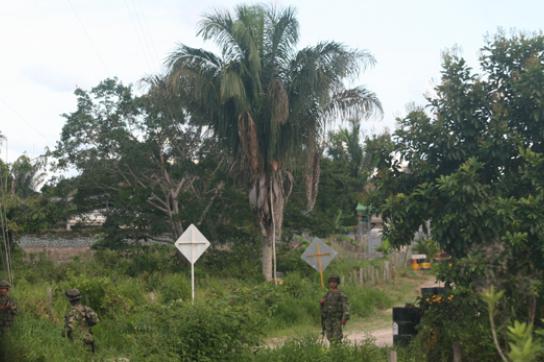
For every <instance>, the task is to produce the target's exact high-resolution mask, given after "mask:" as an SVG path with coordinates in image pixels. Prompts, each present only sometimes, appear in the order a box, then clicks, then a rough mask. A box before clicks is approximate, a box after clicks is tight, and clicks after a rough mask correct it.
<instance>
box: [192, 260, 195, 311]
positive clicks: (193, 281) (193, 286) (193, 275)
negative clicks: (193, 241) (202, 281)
mask: <svg viewBox="0 0 544 362" xmlns="http://www.w3.org/2000/svg"><path fill="white" fill-rule="evenodd" d="M191 295H192V297H193V301H192V303H193V304H195V264H194V263H191Z"/></svg>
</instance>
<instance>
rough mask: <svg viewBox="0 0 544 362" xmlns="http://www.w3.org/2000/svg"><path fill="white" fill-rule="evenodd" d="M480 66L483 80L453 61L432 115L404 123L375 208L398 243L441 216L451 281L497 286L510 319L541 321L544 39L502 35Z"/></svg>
mask: <svg viewBox="0 0 544 362" xmlns="http://www.w3.org/2000/svg"><path fill="white" fill-rule="evenodd" d="M480 65H481V69H482V72H481V73H480V74H477V73H475V72H474V71H473V70H472V69H471V68H470V67H468V66H467V64H466V62H465V61H464V60H463V59H462V58H461V57H459V56H456V55H453V54H448V55H446V56H445V57H444V64H443V71H442V81H441V83H440V85H438V87H437V88H436V95H435V96H434V97H432V98H430V99H429V105H428V109H415V110H413V111H412V112H410V113H409V114H408V115H407V116H406V117H405V118H403V119H400V120H399V123H400V128H399V129H398V131H397V132H396V133H395V135H394V141H395V142H394V147H393V148H389V149H387V152H383V153H382V156H384V157H383V158H382V166H381V168H380V170H379V172H378V173H377V175H376V177H375V179H374V182H375V183H376V185H377V186H378V188H377V191H376V194H375V204H380V205H381V206H382V207H381V211H382V212H383V215H384V217H385V219H386V234H387V237H388V238H389V240H390V241H391V242H392V243H394V244H395V245H404V244H409V243H410V242H411V241H412V239H413V235H414V233H415V232H416V231H417V229H418V228H419V226H420V225H422V224H424V222H425V221H426V220H431V223H432V236H433V239H434V240H436V241H437V242H438V243H439V244H440V246H441V247H442V248H443V249H445V250H446V251H447V252H448V253H450V254H451V255H453V256H455V257H457V258H458V260H457V263H456V267H455V268H452V269H449V270H448V271H447V272H445V273H444V274H443V275H442V276H443V277H445V278H447V279H449V280H450V281H454V282H455V283H456V285H458V286H459V287H468V288H476V289H478V288H481V287H483V286H486V285H489V284H494V285H495V286H496V287H497V288H498V289H502V290H505V291H506V294H507V295H508V296H509V300H508V303H507V304H506V305H507V306H508V307H505V308H504V310H503V311H501V312H503V313H501V315H502V316H508V315H509V314H510V313H513V314H514V315H513V317H516V319H525V320H528V321H529V322H530V323H533V322H534V320H535V315H536V312H537V310H538V308H537V298H538V296H539V295H542V291H543V289H542V287H543V285H542V283H541V280H542V278H543V277H544V275H543V272H544V268H543V265H544V243H543V240H544V208H543V207H542V205H544V204H543V201H544V192H543V191H544V188H543V186H544V184H543V182H542V177H541V175H542V171H543V170H544V168H543V167H544V127H542V124H543V122H544V93H543V92H542V89H544V36H542V35H534V36H525V35H516V36H512V37H507V36H504V35H498V36H496V37H495V38H494V39H492V40H491V41H489V42H488V43H487V44H486V45H485V47H484V48H483V49H482V55H481V60H480ZM463 257H465V258H463ZM461 258H463V259H461Z"/></svg>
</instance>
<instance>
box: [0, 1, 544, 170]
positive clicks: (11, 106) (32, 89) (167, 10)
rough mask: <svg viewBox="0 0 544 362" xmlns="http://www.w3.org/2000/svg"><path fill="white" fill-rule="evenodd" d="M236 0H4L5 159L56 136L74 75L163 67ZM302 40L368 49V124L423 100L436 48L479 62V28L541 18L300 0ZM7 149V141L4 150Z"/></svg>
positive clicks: (457, 5)
mask: <svg viewBox="0 0 544 362" xmlns="http://www.w3.org/2000/svg"><path fill="white" fill-rule="evenodd" d="M240 3H241V2H240V1H231V0H222V1H220V0H200V1H197V0H191V1H189V0H93V1H90V0H87V1H85V0H34V1H32V0H0V5H1V6H0V44H1V52H0V132H1V133H2V134H4V136H6V137H7V139H8V154H9V160H10V161H12V160H13V159H15V158H16V157H17V156H19V155H20V154H22V153H23V152H26V153H27V154H28V155H29V156H32V157H34V156H37V155H39V154H41V153H43V152H44V149H45V147H46V146H47V147H50V148H52V147H53V146H54V144H55V142H56V140H57V139H58V138H59V135H60V131H61V129H62V126H63V122H64V120H63V118H62V117H61V116H60V115H61V114H62V113H66V112H71V111H73V110H74V108H75V97H74V95H73V91H74V89H75V87H76V86H79V87H83V88H90V87H92V86H94V85H96V84H97V83H98V82H99V81H100V80H102V79H104V78H107V77H112V76H117V77H118V78H120V79H121V80H122V81H123V82H126V83H135V82H137V81H138V80H139V79H141V78H142V77H144V76H146V75H149V74H153V73H157V72H160V71H161V70H162V64H163V60H164V58H165V57H166V56H167V55H168V53H169V52H170V51H172V50H173V49H174V48H175V46H176V44H177V43H185V44H188V45H190V46H195V47H207V46H209V44H208V45H207V44H204V43H203V42H202V41H201V40H200V39H198V38H196V36H195V29H196V26H197V23H198V21H199V19H200V17H201V15H202V14H204V13H206V12H209V11H212V10H213V9H217V8H232V7H233V6H234V5H236V4H240ZM273 3H276V4H278V5H293V6H295V7H296V8H297V12H298V18H299V22H300V47H302V46H306V45H311V44H315V43H316V42H319V41H322V40H336V41H340V42H343V43H345V44H347V45H349V46H351V47H355V48H361V49H367V50H369V51H370V52H371V53H372V54H374V56H375V57H376V59H377V61H378V63H377V64H376V66H375V67H374V68H372V69H369V70H367V71H366V72H365V73H363V74H362V75H361V77H360V80H359V82H358V83H360V84H364V85H365V86H367V87H368V88H370V89H371V90H373V91H375V92H376V93H377V94H378V96H379V98H380V99H381V101H382V103H383V106H384V110H385V116H384V119H383V120H382V121H379V122H377V121H374V122H370V123H369V124H368V125H367V126H366V129H365V130H366V132H372V131H374V132H377V131H380V130H382V129H383V128H385V127H387V128H389V129H392V128H393V127H394V125H395V117H397V116H400V115H402V114H404V113H405V111H406V106H407V105H408V104H410V103H416V104H424V98H423V95H424V94H426V93H429V92H431V91H432V88H433V85H434V84H436V83H437V82H438V80H439V77H440V55H441V52H442V51H444V50H447V49H450V48H452V47H457V48H459V49H461V52H462V54H463V55H464V56H465V57H466V58H467V60H468V61H469V62H470V64H471V65H473V66H475V67H476V66H477V65H478V64H477V59H478V52H479V48H480V47H481V46H482V45H483V43H484V38H485V36H486V34H494V33H496V32H497V29H499V28H503V29H505V30H507V31H510V30H512V29H516V30H519V31H525V32H534V31H539V30H541V29H542V26H543V23H542V14H543V13H544V1H540V0H532V1H531V0H518V1H516V2H514V1H511V0H510V1H506V0H472V1H469V0H428V1H427V0H411V1H406V0H397V1H392V0H389V1H388V0H381V1H364V0H359V1H356V0H352V1H348V0H345V1H344V0H335V1H331V0H327V1H325V0H300V1H284V0H277V1H273ZM5 152H6V150H5V149H3V150H2V153H1V155H2V158H4V157H5Z"/></svg>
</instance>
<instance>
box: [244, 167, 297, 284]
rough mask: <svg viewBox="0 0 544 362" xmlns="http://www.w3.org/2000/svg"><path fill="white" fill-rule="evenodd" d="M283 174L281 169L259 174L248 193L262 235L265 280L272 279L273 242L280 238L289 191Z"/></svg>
mask: <svg viewBox="0 0 544 362" xmlns="http://www.w3.org/2000/svg"><path fill="white" fill-rule="evenodd" d="M284 176H285V175H284V173H283V172H282V171H277V172H273V173H272V174H270V175H267V174H261V175H259V176H258V177H257V178H256V179H255V181H254V182H253V185H252V187H251V190H250V193H249V201H250V203H251V206H252V207H253V208H254V209H255V210H256V213H257V215H258V219H259V226H260V227H261V232H262V235H263V244H262V248H261V263H262V273H263V276H264V278H265V280H267V281H272V280H274V265H273V261H274V257H275V256H274V244H275V243H277V241H279V240H280V239H281V232H282V226H283V212H284V208H285V203H286V201H287V198H288V197H289V193H290V191H289V190H287V191H286V189H285V185H284ZM290 182H291V181H290V180H289V183H290ZM289 186H290V185H289ZM289 188H290V187H289Z"/></svg>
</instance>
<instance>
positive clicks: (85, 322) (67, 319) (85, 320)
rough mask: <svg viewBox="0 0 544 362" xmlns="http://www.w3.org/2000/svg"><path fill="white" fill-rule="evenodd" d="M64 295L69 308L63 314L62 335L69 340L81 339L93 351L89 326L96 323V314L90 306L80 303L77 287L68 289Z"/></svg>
mask: <svg viewBox="0 0 544 362" xmlns="http://www.w3.org/2000/svg"><path fill="white" fill-rule="evenodd" d="M66 297H67V298H68V300H69V301H70V304H71V308H70V310H69V311H68V313H67V314H66V315H65V316H64V331H63V333H62V335H63V336H64V337H68V338H69V339H70V340H81V341H82V342H83V344H85V346H87V347H88V348H89V349H90V350H91V351H92V352H93V353H94V351H95V344H94V337H93V332H92V330H91V327H92V326H94V325H95V324H96V323H98V316H97V315H96V313H95V311H94V310H92V308H90V307H87V306H86V305H83V304H81V293H80V292H79V290H78V289H68V290H67V291H66Z"/></svg>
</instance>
